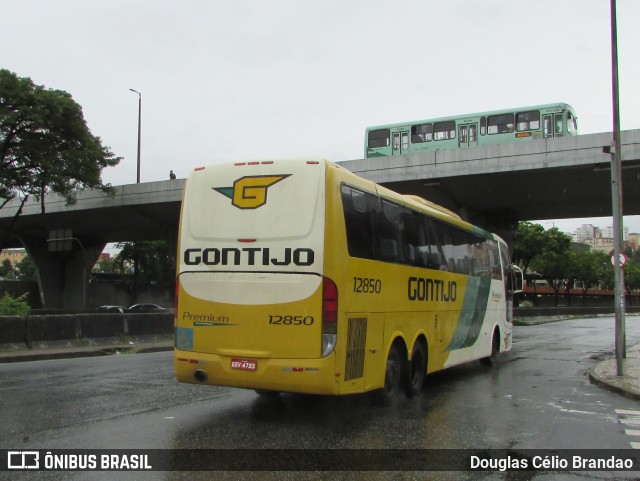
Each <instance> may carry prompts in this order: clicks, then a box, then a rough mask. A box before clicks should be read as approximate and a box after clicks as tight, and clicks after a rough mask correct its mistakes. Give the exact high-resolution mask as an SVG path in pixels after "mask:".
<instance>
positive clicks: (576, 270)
mask: <svg viewBox="0 0 640 481" xmlns="http://www.w3.org/2000/svg"><path fill="white" fill-rule="evenodd" d="M606 263H607V255H606V254H603V253H602V252H589V251H578V252H576V253H575V257H574V264H573V271H572V276H571V277H573V278H574V279H575V280H576V281H578V282H579V283H580V284H581V289H582V305H583V306H584V305H585V304H586V301H587V292H588V291H589V289H591V288H593V287H595V286H597V285H598V284H599V283H600V282H601V281H602V279H603V277H604V275H605V266H606Z"/></svg>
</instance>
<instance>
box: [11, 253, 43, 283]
mask: <svg viewBox="0 0 640 481" xmlns="http://www.w3.org/2000/svg"><path fill="white" fill-rule="evenodd" d="M16 270H17V271H18V276H17V279H18V280H19V281H37V280H38V277H37V273H36V265H35V263H34V262H33V259H31V256H24V257H23V258H22V260H21V261H20V262H18V263H17V264H16Z"/></svg>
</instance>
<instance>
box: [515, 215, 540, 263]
mask: <svg viewBox="0 0 640 481" xmlns="http://www.w3.org/2000/svg"><path fill="white" fill-rule="evenodd" d="M514 237H515V238H514V247H513V262H514V263H515V264H517V265H518V266H520V268H521V269H522V271H523V272H524V273H525V274H526V273H527V269H528V268H529V264H530V263H531V261H532V260H533V259H534V258H535V257H537V256H538V255H540V254H541V253H542V250H543V246H544V240H545V230H544V227H542V226H541V225H540V224H533V223H531V222H518V227H517V229H516V233H515V236H514Z"/></svg>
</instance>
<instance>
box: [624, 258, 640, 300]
mask: <svg viewBox="0 0 640 481" xmlns="http://www.w3.org/2000/svg"><path fill="white" fill-rule="evenodd" d="M624 285H625V289H626V290H627V295H628V296H629V303H631V300H632V297H631V293H632V292H633V291H637V290H640V259H638V256H636V257H634V258H633V259H631V260H630V261H629V262H628V263H627V265H625V267H624Z"/></svg>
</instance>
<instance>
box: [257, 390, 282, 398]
mask: <svg viewBox="0 0 640 481" xmlns="http://www.w3.org/2000/svg"><path fill="white" fill-rule="evenodd" d="M254 391H255V392H256V394H257V395H258V396H260V397H264V398H277V397H278V396H280V391H270V390H268V389H254Z"/></svg>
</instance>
